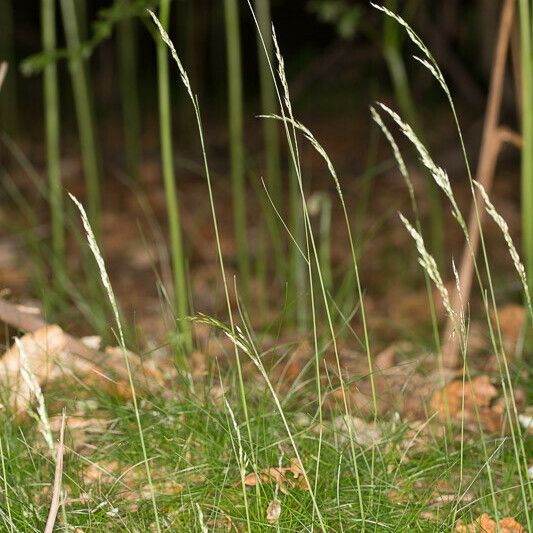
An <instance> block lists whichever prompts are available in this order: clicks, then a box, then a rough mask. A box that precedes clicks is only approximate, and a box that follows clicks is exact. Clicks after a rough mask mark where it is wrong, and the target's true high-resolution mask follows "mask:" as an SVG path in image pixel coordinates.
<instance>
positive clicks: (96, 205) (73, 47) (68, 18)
mask: <svg viewBox="0 0 533 533" xmlns="http://www.w3.org/2000/svg"><path fill="white" fill-rule="evenodd" d="M61 13H62V15H63V27H64V29H65V35H66V38H67V45H68V50H69V60H68V66H69V70H70V77H71V80H72V88H73V90H74V103H75V106H76V117H77V120H78V131H79V135H80V147H81V159H82V164H83V173H84V176H85V185H86V189H87V207H88V211H89V220H90V221H91V224H92V227H93V228H94V231H95V233H96V235H98V234H99V226H100V223H99V219H100V168H99V157H98V151H97V146H96V137H95V130H94V123H93V116H92V110H91V106H90V102H91V97H90V93H89V91H90V89H89V87H90V84H89V82H88V79H87V78H88V73H87V71H86V69H85V65H84V63H83V57H82V55H81V53H80V52H81V47H80V37H79V29H78V19H77V14H76V8H75V6H74V0H61Z"/></svg>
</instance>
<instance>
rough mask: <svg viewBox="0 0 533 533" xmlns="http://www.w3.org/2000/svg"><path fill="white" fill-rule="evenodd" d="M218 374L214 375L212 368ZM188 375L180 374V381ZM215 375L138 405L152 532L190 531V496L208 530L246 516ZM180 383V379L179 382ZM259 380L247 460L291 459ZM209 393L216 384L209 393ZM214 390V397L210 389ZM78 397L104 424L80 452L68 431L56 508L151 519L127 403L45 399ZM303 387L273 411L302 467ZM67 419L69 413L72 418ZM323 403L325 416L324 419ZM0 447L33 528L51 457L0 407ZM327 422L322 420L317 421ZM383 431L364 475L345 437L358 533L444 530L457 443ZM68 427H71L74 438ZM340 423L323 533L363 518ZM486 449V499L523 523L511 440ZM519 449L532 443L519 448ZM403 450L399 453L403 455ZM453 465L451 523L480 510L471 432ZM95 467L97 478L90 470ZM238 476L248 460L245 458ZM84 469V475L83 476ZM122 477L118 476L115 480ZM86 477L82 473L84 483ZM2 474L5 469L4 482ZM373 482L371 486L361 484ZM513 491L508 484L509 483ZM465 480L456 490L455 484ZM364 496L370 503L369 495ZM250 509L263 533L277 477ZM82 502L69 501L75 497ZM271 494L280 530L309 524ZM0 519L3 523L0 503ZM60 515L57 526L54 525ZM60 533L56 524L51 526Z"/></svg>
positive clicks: (307, 453)
mask: <svg viewBox="0 0 533 533" xmlns="http://www.w3.org/2000/svg"><path fill="white" fill-rule="evenodd" d="M215 372H216V371H215ZM181 378H182V379H186V377H185V376H181ZM218 380H219V376H218V375H217V374H216V373H214V374H210V375H208V376H207V377H206V378H205V379H202V380H201V381H199V382H196V383H194V385H192V387H191V390H190V392H186V389H184V388H181V387H176V388H174V389H173V390H172V394H171V395H168V396H170V397H171V399H166V400H165V399H163V397H162V394H157V393H156V394H155V395H150V396H148V397H146V398H145V399H143V401H142V403H141V407H140V410H139V414H140V421H141V425H142V427H143V428H144V437H145V444H146V452H147V455H148V457H149V458H150V464H151V468H152V472H153V484H154V491H155V494H156V503H157V506H158V509H159V516H160V520H161V524H162V526H163V527H167V528H170V530H173V529H174V530H180V529H186V530H188V531H202V529H201V527H200V524H199V520H198V512H197V505H199V506H200V508H201V510H202V513H203V516H204V522H205V524H207V527H208V528H209V530H210V531H211V530H215V531H216V529H215V528H214V524H213V522H214V521H215V520H216V521H217V522H218V524H219V527H220V530H224V529H223V526H224V525H225V524H227V523H228V519H229V520H231V522H232V523H233V524H234V525H235V526H237V527H242V526H243V525H245V524H246V508H245V506H244V503H243V498H242V488H241V486H240V472H239V460H238V456H237V453H236V450H235V441H236V436H235V428H234V425H233V423H232V420H231V417H230V414H229V412H228V410H227V408H226V407H225V404H224V402H223V401H222V399H221V398H220V389H218V388H217V387H216V384H217V383H218ZM177 381H179V380H177ZM223 382H224V389H225V394H226V399H227V401H228V403H229V404H230V405H233V406H236V405H238V403H239V402H238V395H235V394H234V393H232V392H231V391H232V390H238V387H237V377H236V375H235V373H234V372H232V371H231V370H229V371H224V377H223ZM265 389H266V387H258V386H256V387H254V388H250V389H249V390H248V391H247V393H248V395H247V397H248V400H249V408H250V412H249V417H250V425H251V430H252V437H253V441H254V447H255V455H256V462H257V468H258V469H262V468H267V467H271V466H277V465H278V463H279V462H280V460H281V462H282V464H283V465H284V466H286V465H288V464H289V461H290V457H293V451H292V446H291V444H290V442H289V439H288V437H287V434H286V430H285V427H284V424H283V421H282V420H281V418H280V416H278V415H277V414H276V412H275V411H273V409H272V401H271V398H270V394H269V392H268V391H267V390H265ZM217 390H218V392H217ZM217 397H218V398H219V399H218V400H214V398H217ZM72 398H76V400H77V405H79V406H80V408H81V409H84V410H85V414H84V415H82V416H85V417H86V418H89V419H92V418H94V417H97V418H100V417H101V418H103V419H105V420H107V421H108V425H107V426H105V427H103V428H100V429H99V427H98V425H96V424H95V425H94V426H93V428H92V431H91V432H90V433H88V434H87V435H86V436H85V438H84V439H83V440H84V441H85V445H84V446H82V448H81V449H80V448H79V446H80V440H78V439H79V432H77V433H76V434H75V433H74V431H68V430H67V437H66V445H67V449H70V450H78V451H70V452H69V453H68V455H67V459H66V461H65V470H64V477H63V482H64V490H65V491H66V494H67V495H68V497H69V498H72V502H71V503H69V504H68V505H67V511H66V518H67V521H68V524H69V526H74V527H80V528H82V529H83V530H84V531H90V532H96V531H123V530H124V529H133V528H137V529H138V530H141V531H149V530H151V529H150V528H151V527H153V512H152V505H151V502H150V498H149V491H148V490H147V486H146V480H145V477H144V473H143V466H142V463H143V451H142V448H141V446H140V445H139V441H138V434H137V424H136V421H135V412H134V409H133V407H132V405H131V404H130V403H124V402H123V401H122V400H120V399H119V398H117V397H116V396H113V395H106V394H103V393H102V392H101V391H98V390H90V389H88V390H87V391H85V392H80V391H79V390H78V391H74V390H72V389H69V388H68V387H63V388H60V389H57V390H55V391H53V392H51V393H49V394H48V396H47V400H48V402H49V404H54V403H59V402H63V401H64V400H65V399H69V401H71V400H72ZM310 398H312V389H311V390H309V389H306V390H304V391H301V392H300V393H299V394H298V395H296V396H295V397H293V398H291V399H290V400H289V401H286V402H284V406H283V407H284V411H285V413H286V415H285V417H286V419H287V422H288V424H289V427H290V429H291V431H292V433H293V435H294V439H295V442H296V445H297V446H298V449H299V450H300V454H301V457H302V461H303V463H304V466H305V467H306V468H307V469H308V471H310V472H313V470H314V468H315V464H314V458H315V457H316V454H317V450H318V445H319V443H318V438H317V434H318V427H317V424H316V422H315V423H311V424H310V423H309V421H308V420H309V415H308V411H309V404H308V402H309V399H310ZM234 409H235V419H236V422H237V425H238V427H239V428H240V431H241V434H242V440H243V448H244V452H245V454H246V457H249V452H250V450H249V441H248V439H247V437H246V430H245V427H244V423H243V415H242V412H240V411H239V410H238V409H236V408H235V407H234ZM72 414H73V413H72ZM335 414H336V413H335V412H333V413H330V415H331V417H334V416H335ZM2 418H3V420H2V429H3V431H2V449H3V451H4V456H5V462H4V467H5V469H6V477H7V484H8V489H7V500H5V501H7V502H8V503H9V510H10V514H11V519H10V520H11V522H12V523H13V525H14V528H16V529H14V530H15V531H36V530H42V526H43V524H44V521H45V519H46V515H47V511H48V504H49V497H48V494H49V493H48V489H47V487H49V486H50V485H51V482H52V480H53V472H54V464H53V462H51V461H50V459H49V457H48V453H47V452H46V449H45V448H44V446H43V443H42V440H41V437H40V435H39V434H37V433H36V432H35V431H34V430H33V426H32V425H29V424H25V425H23V426H22V427H21V428H20V429H18V430H17V429H15V426H14V425H13V424H12V421H11V420H10V418H9V417H8V416H6V415H5V414H3V415H2ZM328 418H329V416H328ZM381 427H382V430H383V436H382V439H381V441H380V443H379V445H378V447H377V448H376V450H375V451H376V456H377V459H376V461H375V464H374V473H373V477H372V472H371V468H370V465H371V459H372V450H371V449H369V448H368V447H365V446H359V445H358V446H357V454H358V456H357V458H358V473H359V485H360V487H361V488H362V492H363V498H364V501H365V502H366V503H367V505H366V509H365V514H366V523H367V526H368V528H369V529H371V530H378V531H381V530H383V531H387V530H391V531H437V530H439V531H449V530H450V529H451V527H452V516H453V513H452V510H453V507H454V505H455V504H456V503H457V502H458V500H459V498H460V496H461V495H456V496H455V498H453V499H452V501H450V502H449V503H440V504H439V495H440V498H441V500H442V501H444V500H445V498H444V497H443V495H444V496H447V497H449V495H450V494H456V490H457V486H458V483H457V472H458V464H459V460H460V446H459V443H457V442H450V441H446V440H445V439H444V438H442V436H439V435H438V434H434V435H433V437H432V438H430V439H421V440H423V441H426V442H425V444H424V446H423V447H422V446H419V445H418V444H415V446H413V447H412V448H411V449H410V450H409V451H407V452H406V445H407V444H408V443H409V442H410V440H411V438H412V435H411V434H410V432H409V430H408V427H407V425H406V424H404V423H398V422H394V421H389V422H387V421H384V422H383V423H382V425H381ZM75 435H76V436H75ZM346 438H347V435H346V432H345V431H343V430H342V429H338V427H337V429H335V427H334V425H333V424H332V423H331V422H330V421H329V420H326V422H325V427H324V429H323V435H322V450H321V463H320V467H321V469H320V479H319V481H318V485H317V491H316V498H317V504H318V506H319V508H320V509H321V510H322V515H323V519H324V522H325V525H326V528H327V529H328V530H330V531H331V530H333V531H343V530H344V531H349V530H350V529H355V530H358V529H359V528H360V526H361V520H362V516H361V514H360V512H359V506H358V505H357V503H356V502H357V492H358V488H357V482H356V480H355V476H354V470H353V463H352V462H351V457H350V453H349V452H348V451H347V449H346V447H347V446H348V444H347V442H346ZM486 445H487V447H488V453H489V456H490V457H491V461H492V467H493V470H494V471H495V472H497V482H498V484H497V486H496V496H497V498H498V506H499V509H500V512H501V515H502V516H514V517H515V518H516V519H517V520H519V521H522V523H524V522H525V514H524V510H523V509H520V508H517V501H516V496H515V494H516V486H517V484H518V479H517V472H516V465H515V462H514V457H513V452H512V445H511V444H510V442H509V440H508V439H501V438H499V437H497V436H496V437H494V438H487V439H486ZM529 452H530V453H532V452H533V449H532V448H531V446H530V447H529ZM404 454H405V455H404ZM464 455H465V458H466V459H465V461H464V465H463V476H464V480H465V483H464V485H463V486H464V487H465V490H464V495H463V498H462V500H461V501H460V502H459V503H458V512H457V515H456V516H457V518H462V519H464V520H465V521H471V519H473V518H475V517H477V516H478V515H479V513H481V512H487V513H489V514H492V504H491V502H490V490H489V489H488V486H487V481H486V475H485V470H486V468H485V459H484V454H483V450H482V448H481V444H480V441H479V438H478V436H476V435H475V434H470V435H469V434H467V435H465V442H464ZM91 464H95V465H98V466H99V467H100V468H101V469H103V470H104V471H106V470H107V471H108V472H110V474H109V475H107V474H105V473H102V476H101V478H99V477H98V475H97V472H98V471H99V470H98V468H97V467H91ZM246 471H247V472H253V466H252V465H251V464H250V463H248V464H247V465H246ZM91 476H92V477H91ZM121 476H123V477H121ZM89 478H91V481H89ZM5 479H6V478H4V480H5ZM372 479H373V482H372V484H371V480H372ZM513 487H515V488H514V489H513ZM466 489H468V490H466ZM371 490H372V493H373V499H372V504H369V502H370V498H369V495H370V491H371ZM247 492H248V494H247V497H248V508H247V509H248V511H249V515H250V516H249V518H250V522H251V524H252V530H253V531H271V530H272V529H275V526H273V525H271V524H269V523H268V522H267V520H266V517H265V513H266V509H267V507H268V505H269V503H270V502H271V501H272V499H273V498H274V492H275V485H274V484H272V485H269V484H266V485H263V486H261V487H260V490H259V491H258V492H256V491H255V490H254V488H253V487H249V488H247ZM80 498H81V500H80ZM278 499H279V500H280V502H281V507H282V511H281V516H280V522H279V530H280V531H294V530H296V529H302V530H308V529H309V527H310V525H311V524H313V523H315V524H316V516H315V518H314V519H313V506H312V501H311V498H310V494H309V493H308V492H304V491H301V490H298V489H296V488H295V489H292V490H291V491H289V493H288V494H286V495H285V494H283V493H278ZM2 509H3V510H4V512H3V513H2V515H1V517H0V521H3V523H4V526H3V527H4V528H5V529H6V530H8V531H9V518H8V513H7V509H6V507H5V503H4V504H3V505H2ZM59 524H61V521H59ZM59 530H61V529H60V528H59Z"/></svg>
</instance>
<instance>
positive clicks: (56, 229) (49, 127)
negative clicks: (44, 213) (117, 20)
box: [41, 0, 65, 272]
mask: <svg viewBox="0 0 533 533" xmlns="http://www.w3.org/2000/svg"><path fill="white" fill-rule="evenodd" d="M41 31H42V42H43V50H44V52H45V53H48V54H53V53H54V52H55V49H56V27H55V2H54V0H41ZM44 114H45V117H44V118H45V137H46V166H47V172H48V187H49V190H50V192H49V197H50V211H51V220H52V251H53V256H54V268H57V269H58V272H64V270H65V227H64V226H65V223H64V215H63V189H62V185H61V166H60V148H59V103H58V84H57V65H56V63H54V62H50V63H48V64H47V65H46V67H45V69H44Z"/></svg>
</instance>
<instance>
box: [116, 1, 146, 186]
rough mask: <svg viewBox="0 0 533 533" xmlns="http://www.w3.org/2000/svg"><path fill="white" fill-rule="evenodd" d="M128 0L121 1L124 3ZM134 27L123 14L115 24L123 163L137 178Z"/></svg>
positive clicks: (138, 139) (138, 132) (138, 115)
mask: <svg viewBox="0 0 533 533" xmlns="http://www.w3.org/2000/svg"><path fill="white" fill-rule="evenodd" d="M128 2H129V0H123V2H122V4H123V5H124V6H127V5H128ZM136 36H137V26H136V20H135V19H133V18H131V17H130V16H125V17H124V18H123V19H122V20H121V21H120V22H119V24H118V33H117V37H118V42H117V44H118V60H119V61H118V70H119V82H120V104H121V106H122V122H123V131H124V150H125V152H126V166H127V169H128V174H129V176H130V178H131V179H132V180H135V181H136V180H138V179H139V165H140V160H141V152H142V146H141V112H140V108H139V92H138V90H137V85H138V77H137V40H136Z"/></svg>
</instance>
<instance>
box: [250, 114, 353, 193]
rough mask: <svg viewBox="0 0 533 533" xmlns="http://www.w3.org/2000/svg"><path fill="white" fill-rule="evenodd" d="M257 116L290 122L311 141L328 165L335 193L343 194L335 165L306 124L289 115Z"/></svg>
mask: <svg viewBox="0 0 533 533" xmlns="http://www.w3.org/2000/svg"><path fill="white" fill-rule="evenodd" d="M259 117H260V118H274V119H276V120H281V121H284V122H287V123H288V124H291V126H294V127H295V128H296V129H297V130H299V131H301V132H302V133H303V135H304V137H305V138H306V139H307V140H308V141H309V142H310V143H311V145H312V146H313V148H314V149H315V150H316V151H317V152H318V154H319V155H320V156H321V157H322V159H324V161H325V163H326V165H327V167H328V170H329V173H330V174H331V177H332V178H333V181H334V182H335V187H336V189H337V193H338V194H339V195H340V196H341V197H342V196H343V194H342V189H341V184H340V182H339V177H338V176H337V171H336V170H335V167H334V166H333V163H332V162H331V159H330V158H329V156H328V154H327V152H326V150H325V149H324V147H323V146H322V145H321V144H320V143H319V142H318V141H317V140H316V137H315V136H314V135H313V133H312V132H311V130H310V129H309V128H308V127H307V126H304V125H303V124H302V123H301V122H298V121H297V120H296V119H293V118H289V117H281V116H280V115H276V114H270V115H259Z"/></svg>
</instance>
